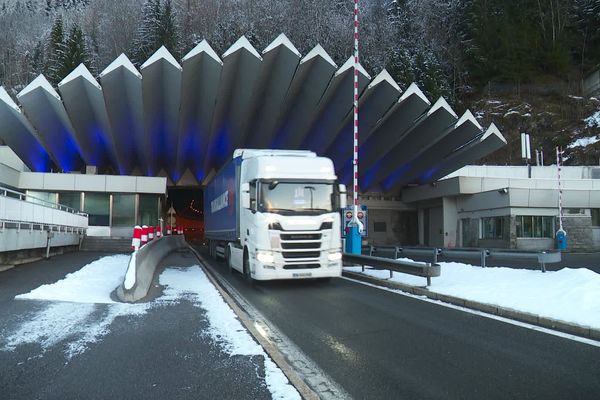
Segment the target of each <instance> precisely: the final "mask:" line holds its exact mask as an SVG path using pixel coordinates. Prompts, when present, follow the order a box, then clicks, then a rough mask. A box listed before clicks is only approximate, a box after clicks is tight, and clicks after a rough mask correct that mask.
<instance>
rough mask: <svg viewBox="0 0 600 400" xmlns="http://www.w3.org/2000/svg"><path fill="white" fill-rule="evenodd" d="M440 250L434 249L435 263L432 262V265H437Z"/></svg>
mask: <svg viewBox="0 0 600 400" xmlns="http://www.w3.org/2000/svg"><path fill="white" fill-rule="evenodd" d="M438 250H439V249H438V248H436V247H434V248H433V261H432V262H431V263H432V264H437V261H438V259H437V258H438Z"/></svg>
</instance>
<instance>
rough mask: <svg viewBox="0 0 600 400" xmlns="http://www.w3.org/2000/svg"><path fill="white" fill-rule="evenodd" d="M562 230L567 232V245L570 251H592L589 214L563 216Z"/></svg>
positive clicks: (592, 243)
mask: <svg viewBox="0 0 600 400" xmlns="http://www.w3.org/2000/svg"><path fill="white" fill-rule="evenodd" d="M563 228H564V230H565V231H566V232H567V243H568V248H569V250H570V251H582V252H588V251H590V250H593V249H594V247H595V246H594V242H593V239H592V219H591V217H590V216H589V214H588V215H585V214H582V215H576V216H571V215H565V216H564V218H563Z"/></svg>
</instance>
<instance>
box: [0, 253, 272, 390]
mask: <svg viewBox="0 0 600 400" xmlns="http://www.w3.org/2000/svg"><path fill="white" fill-rule="evenodd" d="M104 255H107V254H106V253H82V252H80V253H69V254H64V255H61V256H56V257H53V258H51V259H49V260H44V261H39V262H34V263H31V264H28V265H24V266H20V267H18V268H14V269H12V270H10V271H6V272H3V273H2V274H0V399H2V400H13V399H15V400H16V399H19V400H20V399H159V400H162V399H269V398H271V393H270V392H269V390H268V389H267V387H266V386H265V379H264V375H265V370H264V365H263V359H262V356H259V357H257V356H245V355H234V356H230V355H229V354H228V353H227V352H225V351H223V349H222V348H221V346H219V345H218V344H216V343H215V342H214V341H213V340H212V339H211V338H210V336H209V335H208V334H207V333H206V332H207V331H208V329H209V328H210V327H209V322H208V320H207V316H206V312H205V311H204V310H203V309H201V308H199V307H198V306H197V304H193V303H192V302H190V301H186V300H185V299H183V300H181V301H178V302H176V303H168V304H157V305H155V306H152V307H150V308H149V309H147V310H146V311H145V312H143V313H141V314H140V315H137V314H136V312H135V310H136V308H135V307H136V306H140V307H144V304H139V305H133V306H132V307H134V308H133V311H134V312H133V313H129V312H127V308H125V311H126V312H123V309H122V308H121V307H129V305H123V304H82V303H64V302H48V301H34V300H14V297H15V295H17V294H21V293H27V292H29V291H30V290H32V289H35V288H37V287H38V286H40V285H43V284H48V283H53V282H56V281H57V280H60V279H62V278H64V277H65V275H66V274H68V273H70V272H74V271H77V270H79V269H80V268H81V267H82V266H84V265H86V264H88V263H89V262H91V261H93V260H95V259H98V258H99V257H101V256H104ZM197 264H198V261H197V259H196V258H195V257H194V256H193V254H192V253H191V252H187V253H184V254H181V253H176V254H172V255H170V256H169V257H167V259H165V260H164V261H163V263H162V266H163V267H165V266H167V265H169V266H181V267H186V266H190V265H197ZM160 294H161V293H160V288H156V287H155V288H154V289H153V292H152V293H151V296H150V297H151V298H150V299H149V300H150V301H151V300H152V299H153V298H156V297H158V296H160ZM147 304H151V303H147ZM115 315H116V317H115ZM15 332H19V334H18V335H17V336H21V337H24V339H28V338H29V339H31V340H24V343H22V344H19V345H18V346H16V348H14V349H12V350H10V349H9V350H7V349H6V347H5V346H6V345H7V341H10V338H11V337H14V335H15ZM90 334H91V335H93V334H98V335H99V336H98V337H96V338H94V339H93V340H91V341H88V342H85V338H86V335H90ZM56 338H58V339H56ZM82 340H83V342H82ZM73 345H76V348H77V346H79V347H81V346H82V345H83V346H84V347H85V351H83V352H81V353H79V354H77V355H75V356H73V357H70V356H68V355H67V354H68V351H69V349H70V348H72V347H73Z"/></svg>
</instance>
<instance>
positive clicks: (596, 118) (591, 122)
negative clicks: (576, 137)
mask: <svg viewBox="0 0 600 400" xmlns="http://www.w3.org/2000/svg"><path fill="white" fill-rule="evenodd" d="M584 122H585V123H586V124H587V126H589V127H590V128H593V127H598V128H600V110H598V111H596V112H595V113H593V114H592V115H590V116H589V117H587V118H586V119H584Z"/></svg>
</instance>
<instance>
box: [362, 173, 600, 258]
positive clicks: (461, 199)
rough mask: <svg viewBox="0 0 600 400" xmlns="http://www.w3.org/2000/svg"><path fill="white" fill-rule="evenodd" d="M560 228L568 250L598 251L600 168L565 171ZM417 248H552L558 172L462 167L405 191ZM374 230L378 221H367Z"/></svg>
mask: <svg viewBox="0 0 600 400" xmlns="http://www.w3.org/2000/svg"><path fill="white" fill-rule="evenodd" d="M561 187H562V204H563V228H564V230H565V231H566V232H567V237H568V243H569V250H573V251H583V252H588V251H600V167H562V168H561ZM401 199H402V203H403V204H404V205H405V207H406V208H407V209H408V208H410V207H412V209H413V212H416V213H417V219H418V244H420V245H424V246H436V247H488V248H509V249H522V250H545V249H552V248H554V247H555V246H554V237H555V234H556V231H557V230H558V228H559V209H558V200H559V192H558V183H557V168H556V166H540V167H531V178H529V173H528V168H527V167H525V166H524V167H519V166H516V167H513V166H467V167H464V168H461V169H459V170H457V171H456V172H454V173H452V174H450V175H448V176H447V177H445V178H444V179H442V180H440V181H438V182H434V183H431V184H427V185H421V186H418V187H411V188H406V189H404V190H403V192H402V197H401ZM370 218H371V220H372V221H373V222H372V223H376V221H377V219H376V218H373V216H372V215H371V216H370Z"/></svg>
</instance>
